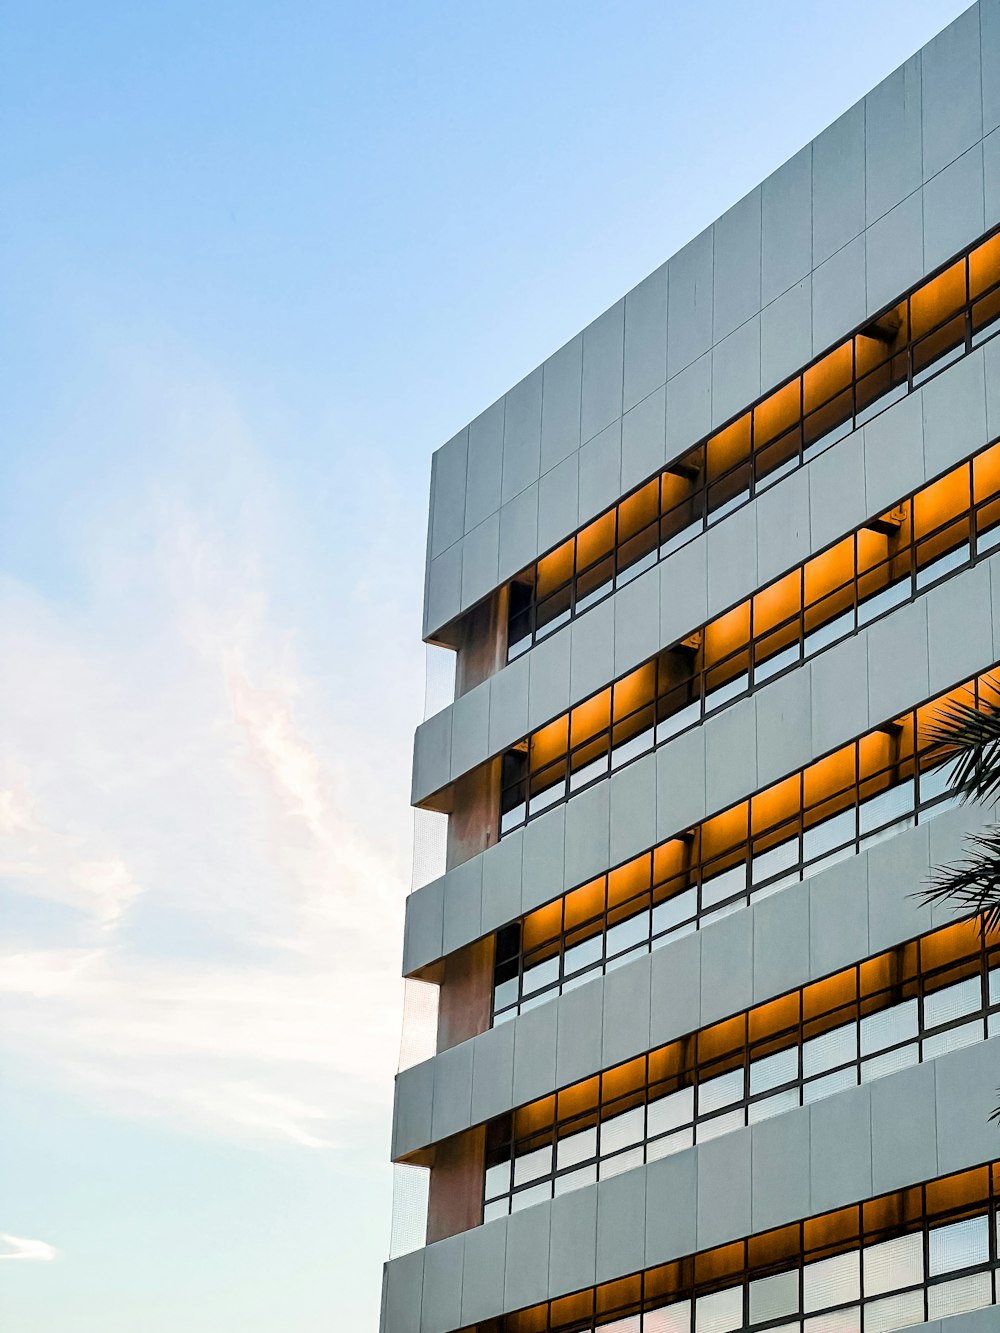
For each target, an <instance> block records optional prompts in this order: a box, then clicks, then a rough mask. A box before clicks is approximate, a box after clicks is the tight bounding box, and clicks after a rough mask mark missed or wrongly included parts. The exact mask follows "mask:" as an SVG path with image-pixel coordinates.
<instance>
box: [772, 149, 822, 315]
mask: <svg viewBox="0 0 1000 1333" xmlns="http://www.w3.org/2000/svg"><path fill="white" fill-rule="evenodd" d="M760 267H761V300H762V301H763V302H764V304H765V305H767V304H769V303H770V302H771V301H773V300H774V298H775V297H776V296H780V295H781V293H782V292H786V291H787V290H788V289H789V287H791V286H792V285H793V284H794V283H796V282H799V281H800V280H801V279H803V278H805V277H807V276H808V274H809V272H810V271H811V269H812V144H807V145H806V147H805V148H803V149H802V150H801V151H800V152H798V153H796V154H795V156H794V157H792V158H789V160H788V161H787V162H786V163H784V165H783V166H780V167H779V168H778V170H777V171H775V172H774V173H773V174H772V175H770V176H768V178H767V180H765V181H764V183H763V185H762V186H761V266H760Z"/></svg>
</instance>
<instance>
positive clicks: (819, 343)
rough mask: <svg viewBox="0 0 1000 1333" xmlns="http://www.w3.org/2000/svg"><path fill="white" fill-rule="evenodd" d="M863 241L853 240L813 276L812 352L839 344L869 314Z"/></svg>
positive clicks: (859, 238) (818, 351) (858, 237)
mask: <svg viewBox="0 0 1000 1333" xmlns="http://www.w3.org/2000/svg"><path fill="white" fill-rule="evenodd" d="M865 281H866V278H865V237H864V236H863V235H862V236H856V237H855V238H854V240H853V241H849V242H848V243H847V245H845V246H844V247H843V249H841V250H838V251H836V253H835V254H833V255H831V256H830V258H829V259H827V260H825V261H824V262H823V263H822V264H820V265H819V267H818V268H815V269H813V275H812V318H813V337H812V341H813V351H814V352H815V353H817V354H818V353H820V352H822V351H825V350H826V348H828V347H831V346H833V344H834V343H838V342H840V340H841V339H842V338H843V337H844V335H845V334H847V333H850V331H851V329H853V328H854V327H855V326H856V325H858V324H861V323H863V322H864V319H865V315H866V314H867V312H868V293H867V290H866V286H865Z"/></svg>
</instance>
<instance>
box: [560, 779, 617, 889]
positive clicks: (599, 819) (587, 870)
mask: <svg viewBox="0 0 1000 1333" xmlns="http://www.w3.org/2000/svg"><path fill="white" fill-rule="evenodd" d="M608 786H609V784H608V783H607V782H599V783H597V785H596V786H594V787H589V788H588V789H587V790H586V791H582V792H580V793H579V795H577V796H574V797H573V799H572V800H571V801H570V802H569V803H568V804H567V806H566V883H567V884H582V883H583V881H584V880H586V879H590V878H591V877H592V876H593V875H599V874H601V873H602V872H603V871H605V870H607V868H608V865H609V860H608V856H609V845H610V844H609V837H610V830H611V807H610V792H609V790H608Z"/></svg>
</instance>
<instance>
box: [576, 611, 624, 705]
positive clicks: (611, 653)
mask: <svg viewBox="0 0 1000 1333" xmlns="http://www.w3.org/2000/svg"><path fill="white" fill-rule="evenodd" d="M567 632H568V633H569V634H570V635H571V636H572V645H571V648H570V656H569V672H570V676H569V681H570V685H569V689H570V698H571V699H586V698H587V696H588V695H590V694H593V693H594V692H595V691H596V690H599V689H603V687H604V686H605V685H607V683H608V682H609V681H610V680H612V679H613V677H614V674H615V604H614V600H613V599H610V600H608V601H606V602H600V603H599V604H598V605H597V606H595V607H592V608H591V609H590V610H589V611H588V612H587V614H586V615H584V616H581V617H580V618H579V620H575V621H574V622H573V626H572V629H570V630H569V631H567Z"/></svg>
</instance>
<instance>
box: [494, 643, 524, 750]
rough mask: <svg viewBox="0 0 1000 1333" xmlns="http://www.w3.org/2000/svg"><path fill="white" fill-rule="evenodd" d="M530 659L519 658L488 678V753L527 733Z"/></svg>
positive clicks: (510, 743) (502, 747)
mask: <svg viewBox="0 0 1000 1333" xmlns="http://www.w3.org/2000/svg"><path fill="white" fill-rule="evenodd" d="M528 675H529V658H528V657H527V656H524V657H518V658H516V659H515V660H514V661H513V662H510V663H509V664H508V665H507V666H505V667H504V668H503V670H502V671H498V672H497V673H496V675H495V676H491V677H490V739H489V752H490V754H498V753H499V751H501V750H504V749H506V748H507V746H508V745H513V743H514V742H515V741H519V740H520V739H521V737H522V736H525V735H526V734H527V731H528Z"/></svg>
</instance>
